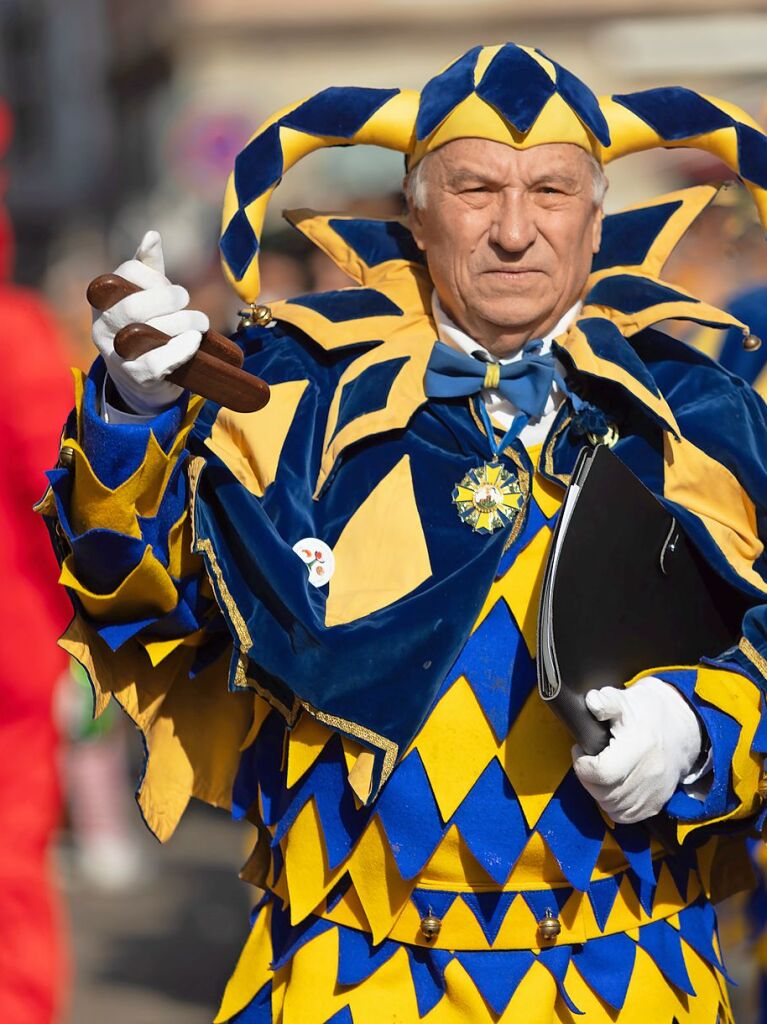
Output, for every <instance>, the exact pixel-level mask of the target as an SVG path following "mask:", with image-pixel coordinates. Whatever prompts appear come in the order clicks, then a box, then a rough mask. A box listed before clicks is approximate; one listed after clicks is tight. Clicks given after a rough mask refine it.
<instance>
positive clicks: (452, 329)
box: [431, 288, 581, 363]
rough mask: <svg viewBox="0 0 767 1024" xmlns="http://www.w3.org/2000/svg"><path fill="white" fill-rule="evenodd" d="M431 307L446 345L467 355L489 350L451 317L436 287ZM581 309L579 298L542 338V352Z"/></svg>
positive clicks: (509, 360)
mask: <svg viewBox="0 0 767 1024" xmlns="http://www.w3.org/2000/svg"><path fill="white" fill-rule="evenodd" d="M431 309H432V315H433V317H434V320H435V322H436V325H437V334H438V335H439V340H440V341H442V342H444V343H445V344H446V345H450V346H451V347H452V348H459V349H461V350H462V351H463V352H466V353H467V355H471V354H472V352H476V350H477V349H482V351H484V352H487V349H486V348H485V347H484V345H480V343H479V342H478V341H475V340H474V339H473V338H472V337H470V336H469V335H468V334H466V332H465V331H462V330H461V328H460V327H459V326H458V325H457V324H456V323H454V322H453V321H452V320H451V319H450V317H449V316H448V315H447V313H446V312H445V310H444V309H443V308H442V303H441V302H440V301H439V296H438V295H437V289H436V288H435V289H434V291H433V292H432V293H431ZM580 309H581V302H580V300H579V301H578V302H576V303H575V305H574V306H571V307H570V309H568V311H567V312H566V313H565V314H564V316H563V317H562V318H561V320H560V321H559V322H558V323H557V324H556V326H555V327H554V328H553V330H551V331H549V333H548V334H547V335H546V336H545V337H544V338H543V339H542V341H543V348H542V349H541V351H542V352H548V351H549V349H550V348H551V342H552V340H553V339H554V338H556V337H557V335H559V334H563V333H564V332H565V331H566V330H567V328H568V327H569V326H570V324H572V322H573V321H574V320H575V318H576V316H577V315H578V313H579V312H580ZM522 354H523V349H520V350H519V351H518V352H515V353H514V355H513V356H507V357H506V358H504V359H499V360H498V362H500V363H513V362H515V361H516V360H517V359H521V358H522ZM493 358H495V357H493Z"/></svg>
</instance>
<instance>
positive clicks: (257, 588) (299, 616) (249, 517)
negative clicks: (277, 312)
mask: <svg viewBox="0 0 767 1024" xmlns="http://www.w3.org/2000/svg"><path fill="white" fill-rule="evenodd" d="M261 337H262V345H263V347H262V349H261V350H260V351H258V352H256V351H252V352H251V353H249V354H248V355H247V356H246V368H247V369H250V370H252V371H253V372H255V373H258V374H259V375H260V376H262V377H264V378H265V379H266V380H267V381H269V382H276V381H279V380H286V379H294V378H295V379H302V378H305V377H307V376H308V377H309V379H310V380H311V381H312V385H313V386H311V387H310V388H309V389H307V392H306V393H305V395H304V398H303V400H302V402H301V404H300V405H299V408H298V411H297V414H296V418H295V421H294V425H293V428H292V430H291V433H290V435H289V436H288V439H287V441H286V443H285V447H284V448H283V455H282V460H281V465H280V469H279V470H278V474H277V478H276V480H275V482H274V483H273V484H272V485H271V486H270V487H269V489H268V490H267V492H266V494H265V495H264V498H263V499H262V500H259V499H257V498H255V497H254V496H253V495H251V494H250V493H249V492H246V491H245V490H244V489H243V488H242V487H241V486H240V485H239V484H238V483H237V481H236V480H235V479H234V477H233V476H232V475H231V473H230V471H229V470H228V469H227V468H226V467H225V466H224V465H223V463H221V462H220V461H219V460H218V459H217V458H216V456H214V455H212V453H211V452H210V450H209V449H207V448H205V447H204V445H203V441H204V437H205V436H206V432H207V430H208V429H209V426H210V422H211V417H212V415H214V414H215V409H214V408H211V410H210V412H208V411H207V407H206V409H205V410H204V411H203V414H202V415H201V417H200V419H199V420H198V424H197V427H196V429H195V432H194V434H193V436H192V438H191V440H190V447H191V448H192V449H193V450H196V451H199V452H200V454H202V455H204V456H205V457H206V459H207V466H206V468H205V470H204V472H203V473H202V475H201V478H200V485H199V492H198V502H197V518H196V527H197V530H198V535H199V536H200V537H203V538H207V539H209V540H210V541H211V542H212V544H213V547H214V549H215V551H216V552H217V559H218V564H219V566H220V567H221V568H222V570H223V572H224V574H225V578H226V582H227V587H228V590H229V592H230V593H231V594H232V596H233V597H234V600H235V601H236V602H237V605H238V607H239V611H240V613H241V614H242V615H243V617H244V619H245V621H246V623H247V625H248V630H249V632H250V634H251V636H253V637H258V638H259V642H258V644H257V645H256V646H255V647H253V648H252V650H251V651H250V658H251V671H252V673H253V674H254V675H255V676H256V677H257V678H259V679H260V680H261V681H262V683H263V685H266V686H270V685H272V680H277V681H279V682H280V683H281V684H282V685H283V686H284V687H285V688H286V689H287V690H289V691H292V692H294V693H296V694H299V695H300V697H301V698H302V699H303V700H306V701H307V702H308V703H310V704H312V705H313V706H315V707H321V708H322V709H323V710H324V711H326V712H327V713H329V714H334V715H338V716H339V717H342V718H344V719H347V720H350V721H353V722H356V723H358V724H362V725H365V726H367V727H369V728H371V729H373V730H374V731H375V732H378V733H381V734H383V735H385V736H387V737H388V738H389V739H391V740H393V741H394V742H395V743H397V745H398V746H399V747H400V749H404V748H405V746H407V743H408V742H409V740H410V739H411V738H412V736H413V735H414V734H415V731H416V729H417V728H418V726H419V725H420V723H421V722H422V721H423V717H424V715H425V712H426V709H427V708H428V706H429V704H430V703H431V700H432V698H433V696H434V695H435V693H436V691H437V689H438V687H439V685H440V684H441V683H442V681H443V679H444V678H445V677H446V674H447V671H448V669H449V667H450V665H451V663H452V662H453V661H454V660H455V658H456V657H457V655H458V653H459V652H460V650H461V648H462V646H463V643H464V642H465V639H466V637H467V635H468V633H469V630H470V628H471V623H472V622H473V619H474V618H475V616H476V613H477V612H478V611H479V608H480V607H481V603H482V600H483V599H484V595H485V593H486V591H487V587H488V586H489V583H490V581H491V580H492V579H493V578H494V575H495V572H496V569H497V566H498V562H499V560H500V557H501V553H502V548H503V536H502V535H500V534H496V535H494V536H492V537H484V538H480V536H479V535H476V534H473V533H472V532H471V531H470V530H467V529H466V527H465V526H464V525H463V524H462V523H461V522H460V520H459V518H458V517H457V515H456V514H455V510H454V509H453V507H452V504H451V500H450V495H451V494H452V491H453V488H454V486H455V484H456V482H457V481H459V480H460V479H462V477H463V476H464V475H465V474H466V472H467V471H468V470H469V469H470V468H471V467H473V466H476V465H477V464H481V463H482V462H483V461H485V460H486V459H487V457H488V455H489V451H488V448H487V440H486V438H484V436H483V435H481V434H480V433H479V432H478V431H477V429H476V427H475V425H474V422H473V420H472V419H471V416H470V414H469V410H468V409H467V408H466V406H465V405H464V404H463V403H461V402H458V401H456V400H445V401H444V402H439V403H433V404H431V403H430V404H429V405H426V406H424V407H422V408H421V409H420V410H418V411H417V412H416V413H415V415H414V417H413V419H412V420H411V422H410V424H409V428H408V430H407V431H406V432H396V433H395V434H393V435H391V434H389V435H387V436H385V437H373V438H371V439H370V440H369V441H368V442H367V443H366V444H364V445H359V446H355V448H354V449H353V452H352V450H347V452H346V453H345V454H344V457H343V458H342V459H340V460H339V461H338V463H337V465H336V467H335V472H334V475H333V477H332V481H331V483H330V485H329V486H328V487H326V488H325V490H324V491H323V494H322V495H321V497H320V499H319V500H318V501H315V500H313V499H312V493H313V491H314V487H315V473H316V466H317V465H318V463H319V456H320V454H321V445H322V429H323V428H322V425H323V423H324V420H325V417H326V415H327V407H328V403H329V401H330V397H331V394H332V390H331V389H330V388H329V387H328V382H329V380H330V379H333V380H337V378H338V376H339V375H340V372H341V370H342V369H343V366H344V365H345V362H346V360H348V358H349V356H348V355H347V356H346V359H344V358H339V359H338V360H337V362H336V363H335V364H334V366H333V369H332V371H331V370H330V368H328V369H327V370H325V371H323V370H322V367H320V366H318V364H317V360H316V358H315V357H314V354H313V349H312V348H311V347H308V346H309V343H308V342H304V341H302V340H301V338H300V337H299V336H296V335H294V336H293V337H292V339H291V338H290V337H289V336H288V335H287V334H284V333H283V332H282V330H281V329H279V328H275V329H272V330H269V331H264V332H262V335H261ZM296 363H298V364H299V365H300V369H299V368H298V366H296V368H295V369H294V370H293V369H291V366H292V365H295V364H296ZM373 401H374V398H373V396H371V404H372V402H373ZM520 450H521V446H520ZM405 455H407V456H409V458H410V464H411V469H412V478H413V485H414V490H415V499H416V504H417V506H418V507H419V508H421V509H427V508H432V509H434V512H433V513H432V515H431V516H429V517H428V518H424V519H423V520H422V522H423V526H424V529H425V531H426V545H427V548H428V551H429V557H430V561H431V564H432V567H433V575H432V576H431V577H430V578H429V579H428V580H426V581H425V582H424V583H423V584H422V585H421V586H420V587H418V588H417V589H416V590H414V591H413V592H412V593H411V594H410V595H408V596H407V597H406V598H404V599H402V600H401V601H399V602H396V603H395V604H394V605H390V606H387V607H385V608H383V609H381V610H380V611H378V612H375V613H373V614H371V615H369V616H368V617H367V618H366V619H364V620H360V621H354V622H352V623H349V624H343V625H339V626H333V627H326V626H325V625H324V605H325V600H326V593H325V591H324V589H318V588H315V587H312V586H310V585H309V583H308V577H307V573H306V568H305V566H304V565H303V563H302V562H301V560H300V559H299V558H297V556H296V555H295V554H294V553H293V551H292V545H293V544H294V543H295V542H296V541H297V540H299V539H301V538H302V537H307V536H313V537H319V538H320V539H322V540H324V541H325V542H326V543H328V544H329V545H330V546H331V547H332V546H333V545H334V544H335V543H336V541H337V539H338V536H339V534H340V531H341V529H342V528H343V526H344V525H345V523H346V521H347V518H348V515H349V510H350V509H352V508H357V507H359V505H360V504H361V503H362V502H363V501H364V500H365V498H366V497H367V496H368V495H369V493H370V492H371V491H372V490H373V488H374V487H375V486H376V485H377V484H378V483H379V482H380V480H382V479H383V478H384V477H385V476H386V474H388V473H389V472H390V470H391V469H392V468H393V467H394V465H396V464H397V463H398V462H400V461H401V459H402V458H403V457H404V456H405ZM510 468H511V469H512V470H513V463H511V462H510ZM440 494H441V495H444V500H443V502H442V503H437V504H436V506H435V495H440ZM480 540H481V541H482V543H480ZM459 569H460V571H461V573H462V579H463V580H465V583H463V584H462V585H461V586H460V587H456V586H455V585H454V582H453V581H454V575H455V573H456V572H457V571H459ZM435 608H439V609H440V615H439V617H438V618H437V619H434V615H433V611H434V609H435ZM424 620H428V621H430V622H431V623H432V627H431V628H430V630H429V631H424V630H423V629H422V628H421V622H422V621H424ZM381 636H386V638H387V654H388V657H387V659H380V658H374V659H372V661H371V658H370V656H369V654H368V653H367V652H368V651H369V650H370V647H369V645H370V644H373V645H374V648H375V649H376V650H377V649H379V644H380V637H381ZM371 668H372V671H371ZM393 677H396V678H399V679H400V686H401V689H399V691H398V693H397V694H396V695H395V694H393V693H392V692H391V680H392V678H393Z"/></svg>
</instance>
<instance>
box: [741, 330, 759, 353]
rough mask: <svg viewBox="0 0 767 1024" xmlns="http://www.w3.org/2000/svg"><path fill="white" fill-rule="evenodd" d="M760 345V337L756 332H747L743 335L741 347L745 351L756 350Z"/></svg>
mask: <svg viewBox="0 0 767 1024" xmlns="http://www.w3.org/2000/svg"><path fill="white" fill-rule="evenodd" d="M761 347H762V339H761V338H759V337H758V336H757V335H756V334H751V333H750V332H747V333H745V334H744V335H743V348H744V349H745V350H746V352H756V350H757V349H758V348H761Z"/></svg>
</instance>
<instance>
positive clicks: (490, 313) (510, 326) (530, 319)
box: [476, 300, 546, 334]
mask: <svg viewBox="0 0 767 1024" xmlns="http://www.w3.org/2000/svg"><path fill="white" fill-rule="evenodd" d="M476 312H477V316H479V317H481V318H482V320H484V321H485V323H488V324H492V326H493V327H498V328H501V329H505V330H508V331H510V332H512V333H515V334H516V333H518V332H519V331H523V330H525V329H527V328H530V327H534V326H535V325H536V324H540V323H543V322H544V321H545V320H546V312H545V310H540V309H538V308H534V309H533V308H528V307H527V305H526V304H525V303H520V302H519V301H514V302H512V301H509V300H506V301H504V302H500V303H491V302H489V303H486V304H483V306H482V307H479V306H478V307H477V310H476Z"/></svg>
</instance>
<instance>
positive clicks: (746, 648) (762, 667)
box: [738, 636, 767, 679]
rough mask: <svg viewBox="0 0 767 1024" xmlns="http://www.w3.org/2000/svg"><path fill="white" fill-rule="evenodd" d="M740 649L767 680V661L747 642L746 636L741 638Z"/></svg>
mask: <svg viewBox="0 0 767 1024" xmlns="http://www.w3.org/2000/svg"><path fill="white" fill-rule="evenodd" d="M738 648H739V649H740V650H741V651H742V652H743V654H745V656H746V657H747V658H748V660H749V661H750V662H751V664H752V665H753V666H754V667H755V668H756V669H757V670H758V671H759V673H760V674H761V675H762V676H763V677H764V678H765V679H767V659H766V658H763V657H762V655H761V654H760V653H759V651H757V649H756V648H755V647H754V645H753V644H752V643H750V641H748V640H746V638H745V637H744V636H742V637H741V638H740V643H739V644H738Z"/></svg>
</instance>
